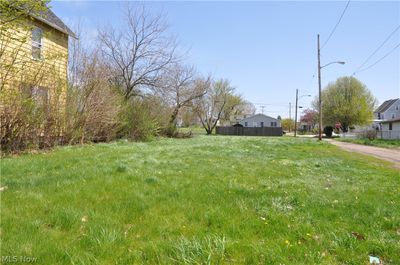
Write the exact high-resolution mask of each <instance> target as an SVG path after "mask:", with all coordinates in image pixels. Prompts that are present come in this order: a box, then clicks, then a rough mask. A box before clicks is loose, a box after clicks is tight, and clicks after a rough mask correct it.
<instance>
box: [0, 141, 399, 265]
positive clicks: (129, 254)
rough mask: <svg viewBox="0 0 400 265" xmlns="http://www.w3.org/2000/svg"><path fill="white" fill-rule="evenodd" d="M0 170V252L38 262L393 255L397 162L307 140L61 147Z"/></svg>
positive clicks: (341, 260)
mask: <svg viewBox="0 0 400 265" xmlns="http://www.w3.org/2000/svg"><path fill="white" fill-rule="evenodd" d="M1 171H2V172H1V175H2V179H1V186H2V187H3V186H7V187H8V188H7V189H6V190H5V191H2V192H1V255H2V256H7V255H12V256H30V257H36V258H37V260H38V262H37V264H367V263H368V255H374V256H378V257H380V258H381V259H382V260H383V261H384V263H385V264H400V177H399V174H398V171H396V170H395V169H393V168H391V166H390V165H389V164H388V163H385V162H382V161H377V160H375V159H373V158H370V157H366V156H361V155H360V156H359V155H355V154H353V153H346V152H344V151H341V150H340V149H339V148H337V147H335V146H332V145H330V144H328V143H325V142H317V141H315V140H313V139H293V138H289V137H281V138H262V137H228V136H225V137H224V136H197V137H195V138H191V139H181V140H176V139H161V140H158V141H154V142H148V143H128V142H117V143H110V144H97V145H88V146H73V147H63V148H59V149H57V150H55V151H52V152H48V153H42V154H32V155H23V156H20V157H12V158H5V159H2V161H1ZM355 235H358V237H359V239H357V236H355ZM363 239H365V240H363Z"/></svg>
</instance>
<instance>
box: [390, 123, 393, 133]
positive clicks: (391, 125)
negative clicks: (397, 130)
mask: <svg viewBox="0 0 400 265" xmlns="http://www.w3.org/2000/svg"><path fill="white" fill-rule="evenodd" d="M392 126H393V125H392V123H391V122H389V131H391V130H392V129H393V127H392Z"/></svg>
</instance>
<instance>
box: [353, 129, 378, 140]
mask: <svg viewBox="0 0 400 265" xmlns="http://www.w3.org/2000/svg"><path fill="white" fill-rule="evenodd" d="M377 135H378V132H377V131H376V130H375V129H367V130H364V131H362V132H360V133H358V135H357V136H358V138H363V139H368V140H370V141H372V140H375V139H376V137H377Z"/></svg>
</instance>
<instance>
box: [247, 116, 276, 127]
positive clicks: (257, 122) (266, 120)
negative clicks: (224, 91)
mask: <svg viewBox="0 0 400 265" xmlns="http://www.w3.org/2000/svg"><path fill="white" fill-rule="evenodd" d="M239 124H241V125H243V126H244V127H281V121H280V120H278V119H275V118H272V117H269V116H267V115H264V114H256V115H254V116H251V117H248V118H245V119H243V120H241V121H240V122H239ZM274 125H275V126H274Z"/></svg>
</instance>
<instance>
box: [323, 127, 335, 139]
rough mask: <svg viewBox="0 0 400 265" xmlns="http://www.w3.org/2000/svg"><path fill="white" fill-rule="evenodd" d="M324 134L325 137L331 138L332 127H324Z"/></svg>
mask: <svg viewBox="0 0 400 265" xmlns="http://www.w3.org/2000/svg"><path fill="white" fill-rule="evenodd" d="M324 133H325V135H326V137H332V133H333V127H332V126H326V127H325V128H324Z"/></svg>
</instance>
